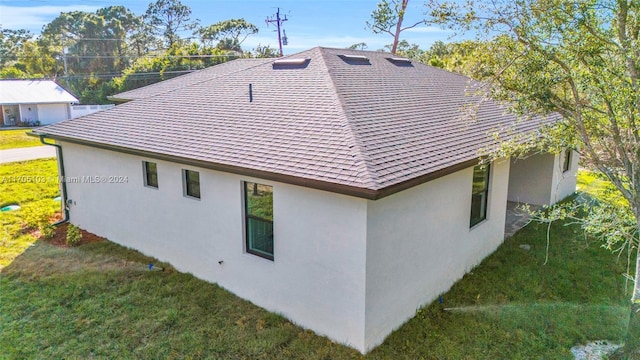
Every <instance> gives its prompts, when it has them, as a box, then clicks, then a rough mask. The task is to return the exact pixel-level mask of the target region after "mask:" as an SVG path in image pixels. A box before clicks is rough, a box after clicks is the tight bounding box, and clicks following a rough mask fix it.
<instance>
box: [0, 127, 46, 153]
mask: <svg viewBox="0 0 640 360" xmlns="http://www.w3.org/2000/svg"><path fill="white" fill-rule="evenodd" d="M28 131H31V130H30V129H19V130H2V131H0V150H5V149H13V148H23V147H31V146H40V145H42V144H41V143H40V139H38V138H37V137H33V136H29V135H27V132H28Z"/></svg>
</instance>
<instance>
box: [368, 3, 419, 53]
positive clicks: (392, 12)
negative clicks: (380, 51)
mask: <svg viewBox="0 0 640 360" xmlns="http://www.w3.org/2000/svg"><path fill="white" fill-rule="evenodd" d="M408 4H409V0H381V1H380V2H379V3H378V6H377V8H376V9H375V10H373V12H371V19H370V20H369V21H367V22H366V24H367V27H368V28H369V29H371V31H373V33H374V34H380V33H386V34H389V35H391V36H393V43H392V44H391V53H392V54H395V53H396V49H397V47H398V42H399V41H400V34H401V33H402V32H403V31H405V30H408V29H411V28H414V27H416V26H418V25H420V24H423V23H424V20H420V21H418V22H416V23H415V24H413V25H409V26H405V27H402V22H403V20H404V15H405V12H406V10H407V5H408Z"/></svg>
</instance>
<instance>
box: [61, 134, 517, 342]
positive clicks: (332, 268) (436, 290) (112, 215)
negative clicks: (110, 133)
mask: <svg viewBox="0 0 640 360" xmlns="http://www.w3.org/2000/svg"><path fill="white" fill-rule="evenodd" d="M62 145H63V149H64V150H63V151H64V159H65V170H66V173H67V177H68V178H70V179H74V178H76V177H77V179H81V177H83V176H90V177H91V178H92V179H101V177H106V179H107V182H102V181H101V180H100V181H98V182H97V183H96V182H85V181H76V182H71V183H68V192H69V193H68V195H69V196H68V197H69V199H71V200H72V202H73V205H71V208H70V211H71V222H72V223H74V224H77V225H79V226H80V227H82V228H84V229H86V230H88V231H91V232H94V233H96V234H98V235H101V236H104V237H107V238H108V239H110V240H112V241H114V242H117V243H119V244H122V245H125V246H128V247H131V248H134V249H138V250H140V251H142V252H143V253H145V254H148V255H152V256H154V257H157V258H159V259H160V260H163V261H167V262H170V263H171V264H172V265H173V266H175V267H176V268H177V269H178V270H180V271H184V272H189V273H192V274H194V275H195V276H197V277H199V278H202V279H204V280H207V281H210V282H215V283H218V284H219V285H221V286H222V287H224V288H226V289H228V290H230V291H231V292H233V293H235V294H237V295H238V296H240V297H242V298H245V299H248V300H250V301H251V302H253V303H255V304H256V305H259V306H261V307H264V308H266V309H268V310H271V311H274V312H278V313H281V314H283V315H284V316H286V317H287V318H289V319H291V320H292V321H294V322H295V323H297V324H299V325H301V326H303V327H305V328H309V329H311V330H314V331H315V332H317V333H318V334H321V335H326V336H328V337H329V338H331V339H332V340H334V341H337V342H340V343H344V344H347V345H349V346H352V347H354V348H356V349H358V350H360V351H361V352H366V351H367V350H369V349H371V348H373V347H374V346H376V345H378V344H379V343H381V342H382V341H383V340H384V338H385V337H386V336H387V335H388V334H389V333H390V332H391V331H392V330H393V329H395V328H397V327H399V326H400V325H401V324H402V323H404V322H405V321H406V320H407V319H409V318H411V317H412V316H413V315H414V314H415V311H416V309H418V308H419V307H421V306H422V305H425V304H427V303H429V302H430V301H432V300H433V299H435V298H436V297H437V296H438V294H440V293H442V292H444V291H446V290H448V289H449V288H450V287H451V285H453V283H454V282H455V281H457V280H458V279H460V278H461V277H462V276H463V275H464V273H465V272H467V271H469V270H470V269H471V268H472V267H473V266H474V265H476V264H478V263H479V262H480V261H481V260H482V259H483V258H484V257H485V256H487V255H488V254H490V253H491V252H492V251H494V250H495V249H496V248H497V247H498V246H499V245H500V244H501V242H502V239H503V234H504V221H505V208H506V206H505V205H506V201H507V188H508V184H507V183H508V179H509V166H510V163H509V161H497V162H494V163H493V164H492V167H491V178H490V189H489V203H488V218H487V220H485V221H484V222H482V223H480V224H478V225H476V226H475V227H473V228H471V229H470V228H469V217H470V211H471V185H472V168H468V169H465V170H462V171H458V172H456V173H453V174H450V175H447V176H445V177H442V178H440V179H436V180H433V181H431V182H428V183H425V184H422V185H419V186H416V187H414V188H411V189H408V190H405V191H402V192H400V193H397V194H394V195H391V196H388V197H386V198H383V199H380V200H377V201H367V200H363V199H359V198H354V197H350V196H344V195H339V194H334V193H329V192H324V191H319V190H312V189H308V188H303V187H298V186H293V185H288V184H283V183H278V182H272V181H267V180H261V179H254V178H248V177H243V176H238V175H233V174H228V173H222V172H218V171H213V170H207V169H200V168H193V167H191V166H182V165H180V164H176V163H170V162H165V161H158V160H153V159H146V158H143V157H139V156H133V155H128V154H122V153H116V152H111V151H106V150H100V149H94V148H90V147H85V146H80V145H74V144H70V143H63V144H62ZM143 160H149V161H154V162H156V163H157V164H158V179H159V189H153V188H148V187H145V186H144V185H143V170H142V161H143ZM183 168H185V169H192V170H196V171H199V172H200V181H201V195H202V198H201V199H200V200H194V199H190V198H185V197H184V196H183V187H182V177H181V176H182V175H181V174H182V171H181V170H182V169H183ZM110 177H112V179H115V180H118V179H120V180H123V179H126V181H124V180H123V181H121V182H117V181H116V182H112V183H109V182H108V180H109V179H110ZM242 181H255V182H259V183H262V184H267V185H271V186H273V191H274V237H275V240H274V246H275V251H274V252H275V261H269V260H266V259H263V258H260V257H257V256H254V255H251V254H247V253H246V252H245V251H244V240H243V236H244V235H243V234H244V228H243V216H242V211H243V210H242V187H241V184H242ZM219 261H222V265H220V264H219Z"/></svg>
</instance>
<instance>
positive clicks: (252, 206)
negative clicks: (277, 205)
mask: <svg viewBox="0 0 640 360" xmlns="http://www.w3.org/2000/svg"><path fill="white" fill-rule="evenodd" d="M243 192H244V213H245V220H244V222H245V241H246V248H247V252H248V253H250V254H254V255H258V256H261V257H263V258H266V259H269V260H273V187H271V186H268V185H262V184H257V183H252V182H245V183H244V191H243Z"/></svg>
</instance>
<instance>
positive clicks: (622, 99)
mask: <svg viewBox="0 0 640 360" xmlns="http://www.w3.org/2000/svg"><path fill="white" fill-rule="evenodd" d="M429 20H430V22H431V23H435V24H441V25H444V26H446V27H449V28H450V29H453V30H461V31H466V30H470V29H474V30H475V31H476V33H478V34H479V35H480V36H483V38H485V39H486V40H487V41H486V42H485V46H484V50H483V57H482V61H477V62H476V63H475V66H476V68H477V69H478V71H476V73H477V74H480V75H481V76H480V77H479V78H480V79H481V80H485V81H486V84H487V86H486V90H487V93H488V95H489V96H491V97H492V98H494V99H498V100H504V101H507V103H508V104H510V107H511V110H513V111H514V112H516V113H517V114H520V115H522V116H523V118H525V119H526V117H528V116H530V115H532V114H543V115H548V114H551V113H553V112H555V113H557V114H560V115H561V116H562V118H563V121H562V122H561V123H560V124H558V125H557V126H555V127H553V126H550V127H549V128H548V129H546V131H543V132H542V133H541V134H538V135H537V136H536V138H537V139H540V140H541V141H535V138H530V139H529V143H530V144H532V146H533V147H534V149H540V148H541V146H540V145H539V144H543V145H544V147H548V148H550V149H554V150H557V149H558V148H560V147H562V146H564V147H572V148H576V149H579V151H580V154H581V161H582V162H583V164H584V165H585V166H587V167H588V168H589V169H593V170H596V171H598V172H600V173H602V174H604V175H605V176H606V177H607V178H608V180H609V181H610V182H611V183H612V184H613V185H614V186H615V188H616V189H617V192H618V193H619V194H620V195H621V196H622V197H623V198H624V199H625V200H626V203H623V204H619V205H621V206H615V204H614V203H613V202H600V203H599V204H595V205H594V206H589V204H587V206H586V207H585V208H584V209H585V210H588V211H590V212H592V213H591V215H589V216H588V217H587V218H586V219H587V220H586V221H588V222H591V221H592V222H594V226H595V227H589V226H587V227H585V229H588V230H593V231H594V233H595V232H596V231H597V232H599V235H598V236H599V237H601V238H602V239H603V240H605V241H606V243H607V244H611V242H613V243H617V242H619V241H620V240H621V239H622V238H626V239H625V242H626V243H628V244H632V243H636V244H637V241H638V232H637V231H631V232H621V231H620V227H621V226H622V227H624V226H625V224H628V225H629V224H634V225H635V226H634V228H636V229H637V228H638V227H640V151H638V149H640V127H639V126H638V117H639V116H640V31H639V29H640V2H638V1H613V0H610V1H609V0H607V1H599V0H585V1H579V2H575V1H563V0H515V1H507V0H496V1H491V2H482V1H473V0H467V1H465V2H453V1H447V2H441V1H437V0H431V1H430V3H429ZM496 135H498V132H496ZM498 137H499V136H498ZM498 140H499V139H498ZM527 151H531V149H526V148H523V147H518V146H516V147H515V149H514V151H512V152H511V153H509V152H508V151H506V148H505V147H502V148H501V149H500V151H499V154H498V156H505V155H516V156H517V155H523V154H524V153H526V152H527ZM553 152H555V153H558V151H553ZM598 223H599V224H598ZM596 224H597V225H596ZM638 251H640V248H639V249H638ZM635 268H636V270H635V284H636V288H635V291H634V292H633V295H632V301H640V259H638V261H637V262H636V266H635ZM631 316H632V318H633V317H640V313H638V312H635V311H632V312H631ZM636 321H637V322H638V323H640V320H632V321H631V322H632V323H634V322H636ZM637 331H640V329H638V330H637ZM629 344H633V345H632V346H633V347H635V349H636V350H630V349H629V348H627V349H626V352H627V354H630V353H631V352H634V351H639V352H640V332H637V333H635V334H631V333H629V335H628V337H627V346H629Z"/></svg>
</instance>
